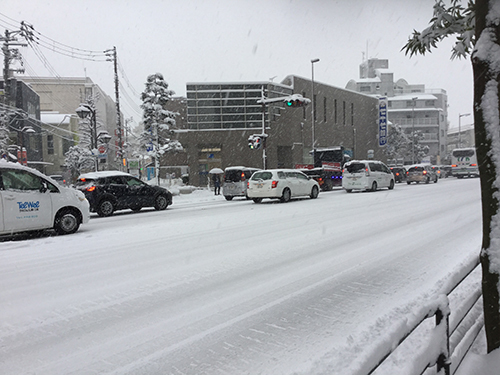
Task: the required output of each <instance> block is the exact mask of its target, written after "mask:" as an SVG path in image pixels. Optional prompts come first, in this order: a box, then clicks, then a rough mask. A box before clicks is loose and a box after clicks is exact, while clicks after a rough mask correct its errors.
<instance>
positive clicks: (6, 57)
mask: <svg viewBox="0 0 500 375" xmlns="http://www.w3.org/2000/svg"><path fill="white" fill-rule="evenodd" d="M21 32H22V30H17V31H14V32H11V31H9V30H5V34H4V35H5V36H4V37H1V36H0V41H3V46H2V52H3V91H4V95H3V103H4V104H5V105H6V106H10V104H11V103H10V82H9V79H10V72H11V69H10V63H11V61H12V60H15V59H20V54H19V50H18V49H17V48H11V47H12V46H21V47H26V44H24V43H17V38H15V35H17V34H20V33H21ZM15 71H16V72H19V73H24V69H16V70H15ZM6 111H7V109H6Z"/></svg>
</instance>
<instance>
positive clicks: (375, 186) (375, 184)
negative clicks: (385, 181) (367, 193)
mask: <svg viewBox="0 0 500 375" xmlns="http://www.w3.org/2000/svg"><path fill="white" fill-rule="evenodd" d="M372 191H377V182H375V181H373V184H372Z"/></svg>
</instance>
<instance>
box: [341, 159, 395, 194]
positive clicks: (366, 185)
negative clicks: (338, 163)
mask: <svg viewBox="0 0 500 375" xmlns="http://www.w3.org/2000/svg"><path fill="white" fill-rule="evenodd" d="M342 187H343V188H344V189H345V191H346V192H348V193H350V192H352V191H353V190H370V191H375V190H377V189H379V188H388V189H389V190H392V189H394V175H393V174H392V172H391V170H390V169H389V167H387V165H385V164H384V163H382V162H381V161H376V160H352V161H350V162H348V163H345V164H344V168H343V172H342Z"/></svg>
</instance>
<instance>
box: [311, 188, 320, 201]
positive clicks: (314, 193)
mask: <svg viewBox="0 0 500 375" xmlns="http://www.w3.org/2000/svg"><path fill="white" fill-rule="evenodd" d="M318 194H319V190H318V187H317V186H316V185H315V186H313V187H312V190H311V199H316V198H318Z"/></svg>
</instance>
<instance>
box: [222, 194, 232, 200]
mask: <svg viewBox="0 0 500 375" xmlns="http://www.w3.org/2000/svg"><path fill="white" fill-rule="evenodd" d="M224 198H226V200H227V201H230V200H232V199H233V196H232V195H225V196H224Z"/></svg>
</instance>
